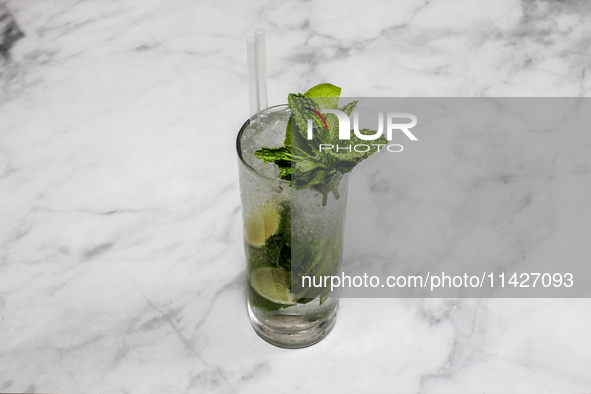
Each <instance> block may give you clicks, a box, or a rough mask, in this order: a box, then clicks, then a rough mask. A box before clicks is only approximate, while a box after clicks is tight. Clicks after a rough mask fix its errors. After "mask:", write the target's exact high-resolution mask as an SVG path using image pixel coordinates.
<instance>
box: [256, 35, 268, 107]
mask: <svg viewBox="0 0 591 394" xmlns="http://www.w3.org/2000/svg"><path fill="white" fill-rule="evenodd" d="M254 37H255V40H256V50H257V51H256V54H257V56H256V59H257V62H256V66H257V83H258V87H259V111H260V112H261V116H262V117H263V118H264V117H265V116H267V108H268V106H269V104H268V102H267V32H266V31H265V29H256V30H255V31H254Z"/></svg>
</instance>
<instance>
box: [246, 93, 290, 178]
mask: <svg viewBox="0 0 591 394" xmlns="http://www.w3.org/2000/svg"><path fill="white" fill-rule="evenodd" d="M282 108H287V109H289V105H287V104H279V105H274V106H272V107H269V108H267V111H271V110H273V111H276V110H279V109H282ZM253 119H254V116H253V117H252V118H250V119H248V120H247V121H246V122H244V124H243V125H242V127H241V128H240V131H238V135H237V136H236V153H237V154H238V160H239V162H240V163H241V164H242V165H244V167H246V168H247V169H248V170H249V171H250V172H252V173H253V174H254V175H256V176H258V177H259V178H263V179H266V180H269V181H274V182H278V183H281V184H289V182H290V181H289V180H285V179H281V178H279V177H276V178H269V177H267V176H265V175H263V174H260V173H259V172H257V170H255V169H254V168H252V167H251V166H250V165H249V164H248V163H247V162H245V161H244V158H243V157H242V149H241V148H240V138H241V137H242V134H243V133H244V131H245V130H246V129H247V127H248V126H249V125H250V122H251V121H252V120H253ZM288 122H289V120H288Z"/></svg>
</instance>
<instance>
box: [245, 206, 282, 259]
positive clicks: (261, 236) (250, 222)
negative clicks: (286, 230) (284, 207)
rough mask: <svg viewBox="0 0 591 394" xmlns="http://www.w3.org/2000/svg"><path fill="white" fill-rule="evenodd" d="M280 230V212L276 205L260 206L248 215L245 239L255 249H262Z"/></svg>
mask: <svg viewBox="0 0 591 394" xmlns="http://www.w3.org/2000/svg"><path fill="white" fill-rule="evenodd" d="M277 228H279V210H278V209H277V205H276V204H275V203H269V204H266V205H262V206H260V207H259V208H258V209H257V210H255V211H254V212H252V213H250V214H249V215H247V217H246V220H245V222H244V239H245V240H246V242H248V244H249V245H250V246H252V247H254V248H260V247H262V246H263V245H264V244H265V241H266V240H267V238H269V237H270V236H272V235H274V234H275V233H276V232H277Z"/></svg>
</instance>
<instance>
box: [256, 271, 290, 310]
mask: <svg viewBox="0 0 591 394" xmlns="http://www.w3.org/2000/svg"><path fill="white" fill-rule="evenodd" d="M289 281H290V278H289V273H288V272H287V271H284V270H282V269H279V268H271V267H266V268H259V269H258V270H255V271H254V272H253V273H252V274H250V284H251V286H252V288H253V289H254V290H255V291H256V292H257V293H259V294H260V295H261V296H263V297H264V298H266V299H268V300H269V301H272V302H274V303H276V304H281V305H293V304H295V302H294V301H293V299H292V297H291V293H290V291H289Z"/></svg>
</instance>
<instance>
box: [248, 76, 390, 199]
mask: <svg viewBox="0 0 591 394" xmlns="http://www.w3.org/2000/svg"><path fill="white" fill-rule="evenodd" d="M340 95H341V88H339V87H337V86H334V85H332V84H329V83H324V84H320V85H317V86H315V87H313V88H312V89H310V90H308V91H307V92H306V93H304V94H290V95H289V96H288V104H289V107H290V109H291V117H290V121H289V122H288V124H287V129H286V135H285V141H284V146H282V147H279V148H261V149H259V150H257V151H256V152H254V156H255V157H257V158H259V159H261V160H262V161H263V162H265V163H271V162H272V163H275V164H276V165H277V166H278V167H279V169H280V174H279V177H280V178H281V179H285V180H290V181H291V183H290V185H291V187H293V188H294V189H296V190H300V189H305V188H310V189H312V190H315V191H317V192H319V193H321V194H322V196H323V199H322V205H326V202H327V199H328V194H329V193H331V192H332V193H333V195H334V196H335V198H339V193H338V187H339V183H340V180H341V178H342V175H343V174H345V173H348V172H351V170H352V169H353V168H354V167H355V166H356V165H357V164H359V163H360V162H361V161H363V160H365V159H366V158H368V157H369V156H371V155H372V154H373V153H374V152H375V151H377V149H373V148H372V149H369V150H368V151H367V152H356V151H355V150H354V149H351V152H349V151H348V150H345V151H343V150H341V151H339V152H337V151H336V149H331V150H326V149H323V150H322V151H320V150H319V146H320V144H330V145H333V146H335V147H336V146H337V145H340V146H341V147H342V146H344V145H347V144H349V145H351V146H354V145H357V144H366V141H364V140H361V139H360V138H359V137H357V136H356V135H355V134H354V133H351V139H350V140H346V141H341V140H339V130H338V128H339V122H338V118H337V117H336V115H334V114H324V115H323V116H324V119H325V120H326V125H325V124H324V122H322V121H320V119H318V117H317V116H313V115H312V114H313V112H314V111H316V112H318V113H320V112H321V110H322V109H339V110H341V111H343V112H344V113H346V114H347V115H351V113H352V112H353V110H354V109H355V106H356V105H357V101H353V102H350V103H348V104H347V105H345V106H343V107H340V108H339V107H338V103H339V98H340ZM308 119H314V120H315V121H314V122H313V133H312V139H311V140H308V139H307V128H308V123H307V120H308ZM327 128H328V130H327ZM360 132H361V133H362V134H368V135H371V134H375V131H372V130H369V129H363V130H360ZM387 142H388V140H387V139H386V138H385V137H384V136H383V135H382V136H380V137H379V138H378V139H376V140H374V141H372V146H373V145H377V144H387Z"/></svg>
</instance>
